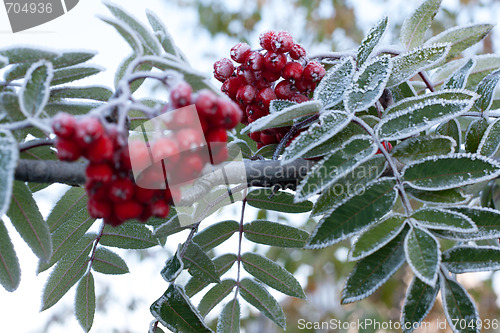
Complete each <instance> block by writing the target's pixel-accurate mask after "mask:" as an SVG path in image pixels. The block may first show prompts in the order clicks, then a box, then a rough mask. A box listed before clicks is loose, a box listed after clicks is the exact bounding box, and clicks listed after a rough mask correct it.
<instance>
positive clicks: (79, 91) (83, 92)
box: [50, 86, 113, 102]
mask: <svg viewBox="0 0 500 333" xmlns="http://www.w3.org/2000/svg"><path fill="white" fill-rule="evenodd" d="M112 95H113V92H112V91H111V90H110V89H109V88H107V87H100V86H88V87H62V88H54V89H52V90H51V91H50V98H51V99H63V98H79V99H92V100H96V101H103V102H106V101H107V100H109V99H110V98H111V96H112Z"/></svg>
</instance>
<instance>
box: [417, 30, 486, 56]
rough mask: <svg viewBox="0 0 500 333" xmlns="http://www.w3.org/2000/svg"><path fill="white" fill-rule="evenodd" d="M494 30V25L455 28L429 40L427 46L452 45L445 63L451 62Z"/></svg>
mask: <svg viewBox="0 0 500 333" xmlns="http://www.w3.org/2000/svg"><path fill="white" fill-rule="evenodd" d="M491 29H493V25H492V24H472V25H468V26H460V27H453V28H450V29H448V30H445V31H443V32H442V33H440V34H439V35H437V36H434V37H432V38H431V39H429V40H428V41H427V42H426V44H427V45H429V44H434V43H451V49H450V52H448V55H447V56H446V59H444V61H450V60H451V59H453V58H455V57H456V56H458V55H459V54H460V53H462V51H464V50H466V49H468V48H469V47H471V46H472V45H474V44H476V43H478V42H479V41H481V40H482V39H483V38H484V37H486V35H487V34H488V33H489V32H490V31H491Z"/></svg>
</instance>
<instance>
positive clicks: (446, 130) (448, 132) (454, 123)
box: [436, 119, 462, 147]
mask: <svg viewBox="0 0 500 333" xmlns="http://www.w3.org/2000/svg"><path fill="white" fill-rule="evenodd" d="M436 134H441V135H445V136H449V137H450V138H452V139H453V140H455V142H456V143H457V147H460V142H461V141H462V131H461V130H460V123H459V122H458V120H456V119H451V120H450V121H448V122H444V123H442V124H441V125H439V126H438V127H437V128H436Z"/></svg>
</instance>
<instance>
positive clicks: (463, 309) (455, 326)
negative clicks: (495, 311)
mask: <svg viewBox="0 0 500 333" xmlns="http://www.w3.org/2000/svg"><path fill="white" fill-rule="evenodd" d="M440 280H441V296H442V297H443V308H444V312H445V314H446V319H448V323H449V324H450V327H451V329H452V330H453V331H454V332H457V333H466V332H473V333H479V332H480V331H481V330H480V328H479V327H478V323H479V321H480V320H479V314H478V313H477V309H476V305H475V304H474V301H473V300H472V299H471V297H470V296H469V294H467V291H466V290H465V289H464V288H463V287H462V286H461V285H460V284H459V283H458V282H456V281H455V280H453V279H451V278H447V277H445V276H443V275H441V278H440ZM464 324H465V325H464Z"/></svg>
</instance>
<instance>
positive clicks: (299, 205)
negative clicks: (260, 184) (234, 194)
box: [246, 188, 312, 213]
mask: <svg viewBox="0 0 500 333" xmlns="http://www.w3.org/2000/svg"><path fill="white" fill-rule="evenodd" d="M271 195H272V197H271V198H269V197H270V196H271ZM294 198H295V196H294V195H293V194H291V193H288V192H284V191H278V192H276V193H275V194H274V195H273V190H272V189H270V188H262V189H256V190H253V191H250V192H248V194H247V196H246V202H247V203H248V204H249V205H250V206H252V207H255V208H259V209H266V210H273V211H277V212H283V213H306V212H308V211H310V210H311V208H312V202H310V201H302V202H294Z"/></svg>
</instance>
